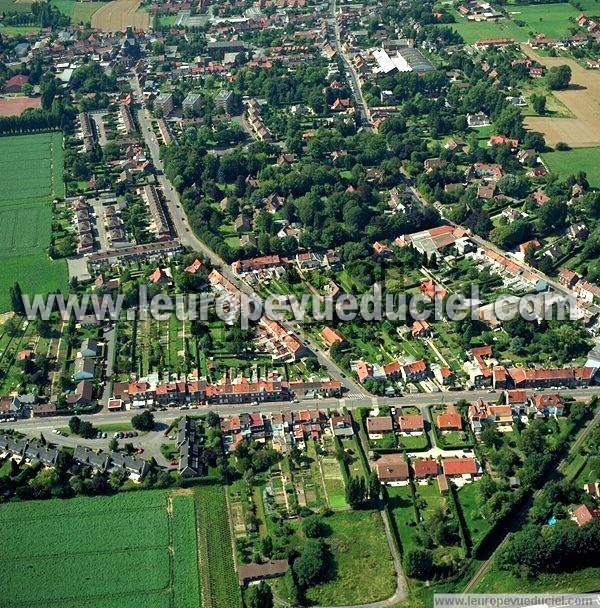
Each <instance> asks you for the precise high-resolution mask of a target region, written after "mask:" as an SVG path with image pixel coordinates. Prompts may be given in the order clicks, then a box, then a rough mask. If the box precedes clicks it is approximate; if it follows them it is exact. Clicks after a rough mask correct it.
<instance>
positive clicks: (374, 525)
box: [306, 511, 396, 606]
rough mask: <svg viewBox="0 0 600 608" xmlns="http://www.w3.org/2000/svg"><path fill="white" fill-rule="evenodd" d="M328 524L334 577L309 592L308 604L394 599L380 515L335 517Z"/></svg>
mask: <svg viewBox="0 0 600 608" xmlns="http://www.w3.org/2000/svg"><path fill="white" fill-rule="evenodd" d="M326 523H327V525H328V526H329V527H330V528H331V535H330V536H329V537H328V538H327V539H326V542H327V543H328V544H329V547H330V550H331V553H332V555H333V561H334V569H333V570H334V573H335V574H334V577H333V578H332V580H331V581H329V582H325V583H322V584H320V585H317V586H315V587H313V588H311V589H309V590H308V591H307V592H306V595H307V599H308V600H309V602H310V603H316V604H318V605H319V606H338V605H350V604H366V603H367V602H373V601H377V600H384V599H386V598H388V597H390V596H392V595H393V593H394V589H395V580H396V579H395V576H394V568H393V566H392V559H391V556H390V552H389V549H388V547H387V542H386V539H385V533H384V529H383V522H382V521H381V516H380V515H379V513H377V512H372V511H346V512H342V513H335V514H334V515H332V516H331V517H328V518H327V519H326Z"/></svg>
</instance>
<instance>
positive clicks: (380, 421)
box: [367, 416, 394, 439]
mask: <svg viewBox="0 0 600 608" xmlns="http://www.w3.org/2000/svg"><path fill="white" fill-rule="evenodd" d="M393 432H394V421H393V420H392V417H391V416H369V417H368V418H367V433H368V434H369V437H370V438H371V439H381V438H382V437H383V435H384V434H385V433H393Z"/></svg>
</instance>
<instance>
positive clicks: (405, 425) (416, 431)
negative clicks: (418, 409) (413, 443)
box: [397, 414, 425, 435]
mask: <svg viewBox="0 0 600 608" xmlns="http://www.w3.org/2000/svg"><path fill="white" fill-rule="evenodd" d="M397 423H398V429H399V430H400V434H402V435H422V434H423V433H424V432H425V422H424V420H423V416H422V414H404V415H403V414H400V415H399V416H398V417H397Z"/></svg>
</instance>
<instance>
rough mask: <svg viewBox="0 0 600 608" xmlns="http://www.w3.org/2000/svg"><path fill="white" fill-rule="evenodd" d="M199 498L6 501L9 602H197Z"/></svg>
mask: <svg viewBox="0 0 600 608" xmlns="http://www.w3.org/2000/svg"><path fill="white" fill-rule="evenodd" d="M194 511H195V509H194V499H193V496H192V494H191V492H189V493H179V494H177V495H175V494H170V493H169V492H160V491H156V492H135V493H130V494H119V495H116V496H112V497H102V498H74V499H71V500H52V501H40V502H37V501H36V502H27V503H10V504H6V505H2V506H0V547H1V549H0V552H2V557H3V561H4V562H5V563H8V562H9V561H10V563H11V564H12V567H11V568H4V569H3V570H2V572H0V588H1V589H2V592H3V593H2V600H0V603H1V605H2V606H3V607H4V608H12V607H15V608H17V607H19V608H23V607H24V606H51V607H52V608H62V607H69V608H70V607H72V606H78V607H81V608H92V607H93V608H117V607H123V608H125V607H127V606H136V607H137V606H144V607H146V608H168V607H169V606H177V607H178V608H180V607H181V608H197V607H198V606H199V605H200V598H199V591H198V590H199V573H198V562H197V542H196V533H195V525H194V524H195V517H194Z"/></svg>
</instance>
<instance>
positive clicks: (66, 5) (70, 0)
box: [51, 0, 106, 24]
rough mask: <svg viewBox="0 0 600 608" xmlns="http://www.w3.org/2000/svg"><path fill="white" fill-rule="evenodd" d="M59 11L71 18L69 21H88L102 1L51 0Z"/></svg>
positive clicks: (77, 22)
mask: <svg viewBox="0 0 600 608" xmlns="http://www.w3.org/2000/svg"><path fill="white" fill-rule="evenodd" d="M51 3H52V5H53V6H55V7H56V8H57V9H58V10H59V11H60V12H61V13H63V14H64V15H67V17H70V18H71V23H73V24H79V23H90V21H91V18H92V15H93V14H94V13H95V12H96V11H97V10H98V9H100V8H102V7H103V6H106V5H105V3H104V2H76V0H51Z"/></svg>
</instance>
